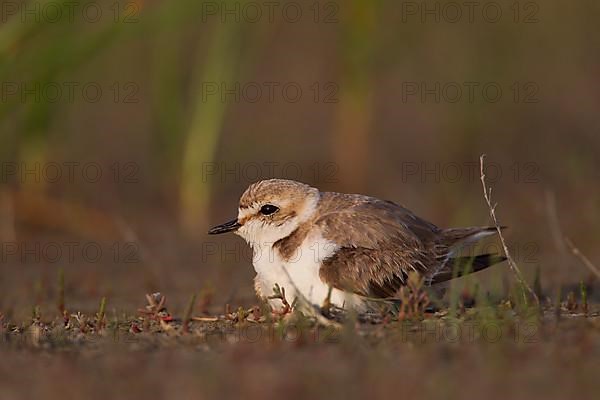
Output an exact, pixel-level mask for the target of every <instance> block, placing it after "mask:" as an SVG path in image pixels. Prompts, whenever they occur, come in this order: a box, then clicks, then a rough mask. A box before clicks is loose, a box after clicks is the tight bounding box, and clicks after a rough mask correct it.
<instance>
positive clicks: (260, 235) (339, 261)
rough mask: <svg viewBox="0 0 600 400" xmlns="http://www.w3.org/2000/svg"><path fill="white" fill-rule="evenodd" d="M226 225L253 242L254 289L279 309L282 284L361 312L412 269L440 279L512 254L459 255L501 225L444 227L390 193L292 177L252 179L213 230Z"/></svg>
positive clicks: (289, 292) (316, 302)
mask: <svg viewBox="0 0 600 400" xmlns="http://www.w3.org/2000/svg"><path fill="white" fill-rule="evenodd" d="M227 232H234V233H235V234H237V235H239V236H241V237H242V238H243V239H244V240H245V241H246V242H247V243H248V244H249V245H250V247H251V248H252V252H253V257H252V263H253V266H254V269H255V272H256V276H255V279H254V288H255V291H256V293H257V295H258V297H260V298H263V299H266V301H268V302H269V303H270V305H271V306H272V307H273V309H281V308H282V307H283V305H282V301H281V299H280V298H276V296H272V295H273V288H274V287H275V286H276V285H278V287H279V288H283V289H284V291H285V296H286V299H289V300H294V299H298V300H303V301H305V302H308V303H309V304H310V305H311V306H314V307H318V306H321V305H322V304H324V302H325V301H326V300H327V301H328V303H327V304H330V305H332V306H336V307H339V308H341V309H355V310H358V311H361V310H368V309H369V308H370V306H372V304H373V302H374V301H375V302H376V301H379V300H383V301H385V300H387V299H394V298H395V296H397V295H398V292H399V290H400V289H401V288H402V287H403V286H404V285H406V283H407V279H408V274H409V273H410V272H411V271H416V272H417V273H418V274H419V276H420V277H422V278H423V280H424V282H426V284H427V285H430V286H434V285H437V284H440V283H443V282H446V281H448V280H450V279H452V278H454V277H456V276H460V275H462V274H466V273H470V272H476V271H480V270H482V269H484V268H487V267H489V266H491V265H493V264H496V263H498V262H501V261H504V260H505V259H506V258H505V257H503V256H499V255H496V254H489V253H488V254H480V255H476V256H462V255H461V249H464V247H465V246H467V245H469V244H473V243H476V242H478V241H479V240H481V239H482V238H484V237H486V236H490V235H494V234H496V233H497V232H498V229H497V228H496V227H495V226H483V227H468V228H449V229H443V228H439V227H438V226H436V225H434V224H433V223H431V222H428V221H426V220H425V219H423V218H420V217H418V216H417V215H415V214H414V213H413V212H411V211H410V210H409V209H407V208H405V207H403V206H401V205H399V204H397V203H395V202H392V201H389V200H380V199H378V198H375V197H370V196H366V195H361V194H345V193H336V192H321V191H319V189H317V188H315V187H312V186H310V185H307V184H305V183H301V182H297V181H293V180H287V179H267V180H261V181H258V182H255V183H253V184H251V185H250V186H249V187H248V188H247V189H246V190H245V191H244V193H243V194H242V196H241V197H240V201H239V207H238V213H237V217H236V218H235V219H233V220H231V221H229V222H227V223H224V224H221V225H217V226H215V227H213V228H211V229H210V230H209V231H208V234H210V235H216V234H223V233H227ZM457 269H458V273H456V270H457Z"/></svg>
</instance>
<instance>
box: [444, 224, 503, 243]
mask: <svg viewBox="0 0 600 400" xmlns="http://www.w3.org/2000/svg"><path fill="white" fill-rule="evenodd" d="M500 229H501V230H503V229H506V226H501V227H500ZM496 232H497V229H496V227H495V226H476V227H470V228H449V229H444V231H443V236H442V243H444V244H445V245H446V246H448V247H454V246H460V245H464V244H466V243H470V242H478V241H479V240H480V239H482V238H484V237H486V236H491V235H494V234H495V233H496Z"/></svg>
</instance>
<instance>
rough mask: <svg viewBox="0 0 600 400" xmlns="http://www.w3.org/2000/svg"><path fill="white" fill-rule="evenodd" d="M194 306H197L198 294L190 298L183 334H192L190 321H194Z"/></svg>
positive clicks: (184, 319) (184, 318)
mask: <svg viewBox="0 0 600 400" xmlns="http://www.w3.org/2000/svg"><path fill="white" fill-rule="evenodd" d="M194 304H196V294H195V293H194V294H192V295H191V296H190V301H189V302H188V306H187V308H186V310H185V316H184V317H183V333H189V332H190V320H191V319H192V312H193V311H194Z"/></svg>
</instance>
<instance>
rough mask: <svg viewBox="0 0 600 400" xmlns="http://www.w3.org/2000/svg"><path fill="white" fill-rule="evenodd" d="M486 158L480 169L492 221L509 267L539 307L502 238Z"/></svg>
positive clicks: (480, 164) (534, 295)
mask: <svg viewBox="0 0 600 400" xmlns="http://www.w3.org/2000/svg"><path fill="white" fill-rule="evenodd" d="M484 158H485V154H482V155H481V157H479V167H480V174H481V185H482V186H483V196H484V198H485V202H486V203H487V205H488V208H489V210H490V216H491V217H492V221H493V222H494V226H495V227H496V231H498V236H499V237H500V241H501V242H502V248H503V249H504V255H505V256H506V259H507V261H508V265H509V266H510V269H511V270H512V271H513V273H514V274H515V276H516V277H517V280H518V281H519V284H520V285H521V286H522V287H524V288H526V289H527V291H528V292H529V294H531V297H533V299H534V300H535V303H536V304H537V305H539V304H540V300H539V299H538V296H537V295H536V294H535V292H534V291H533V290H532V289H531V287H530V286H529V284H528V283H527V282H526V281H525V279H523V274H522V273H521V270H520V269H519V267H518V266H517V264H516V263H515V261H514V260H513V258H512V256H511V255H510V252H509V251H508V247H507V246H506V241H505V240H504V236H502V229H501V227H500V224H499V223H498V219H497V218H496V206H497V205H498V204H494V205H492V188H491V187H490V188H488V187H487V185H486V183H485V172H484V168H483V160H484Z"/></svg>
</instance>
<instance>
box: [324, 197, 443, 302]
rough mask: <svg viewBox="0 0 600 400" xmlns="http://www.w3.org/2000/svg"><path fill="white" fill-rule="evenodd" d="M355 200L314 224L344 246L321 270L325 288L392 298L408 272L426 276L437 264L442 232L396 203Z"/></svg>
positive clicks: (365, 199)
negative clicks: (438, 245) (437, 245)
mask: <svg viewBox="0 0 600 400" xmlns="http://www.w3.org/2000/svg"><path fill="white" fill-rule="evenodd" d="M361 199H362V201H361ZM356 200H357V201H353V202H349V204H350V206H349V207H347V208H345V209H341V210H337V211H336V210H332V211H331V212H329V213H327V214H325V215H324V216H322V217H321V218H319V219H318V220H317V221H316V222H315V223H316V224H317V225H318V226H319V227H320V228H321V230H322V232H323V236H324V237H325V238H326V239H328V240H331V241H333V242H335V243H338V244H339V245H340V246H341V248H340V249H339V250H338V251H337V252H336V253H335V254H334V255H333V256H332V257H330V258H328V259H326V260H325V261H324V262H323V265H322V267H321V269H320V271H319V275H320V277H321V279H322V280H323V281H324V282H325V283H327V284H329V285H331V286H333V287H335V288H337V289H341V290H345V291H349V292H353V293H357V294H360V295H363V296H369V297H393V296H394V295H395V294H396V292H397V290H398V289H399V288H400V287H401V286H402V285H403V283H404V282H405V280H406V275H407V274H408V272H409V271H411V270H416V271H418V272H421V273H426V272H427V269H428V267H429V266H433V265H437V264H438V261H436V260H437V259H438V255H437V254H438V252H437V247H436V243H437V241H438V239H439V235H440V232H441V230H440V229H439V228H438V227H436V226H435V225H433V224H431V223H429V222H427V221H425V220H423V219H421V218H419V217H417V216H416V215H414V214H413V213H412V212H410V211H409V210H407V209H405V208H404V207H401V206H399V205H397V204H395V203H392V202H388V201H381V200H377V199H374V198H364V197H362V196H360V197H359V198H357V199H356Z"/></svg>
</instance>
